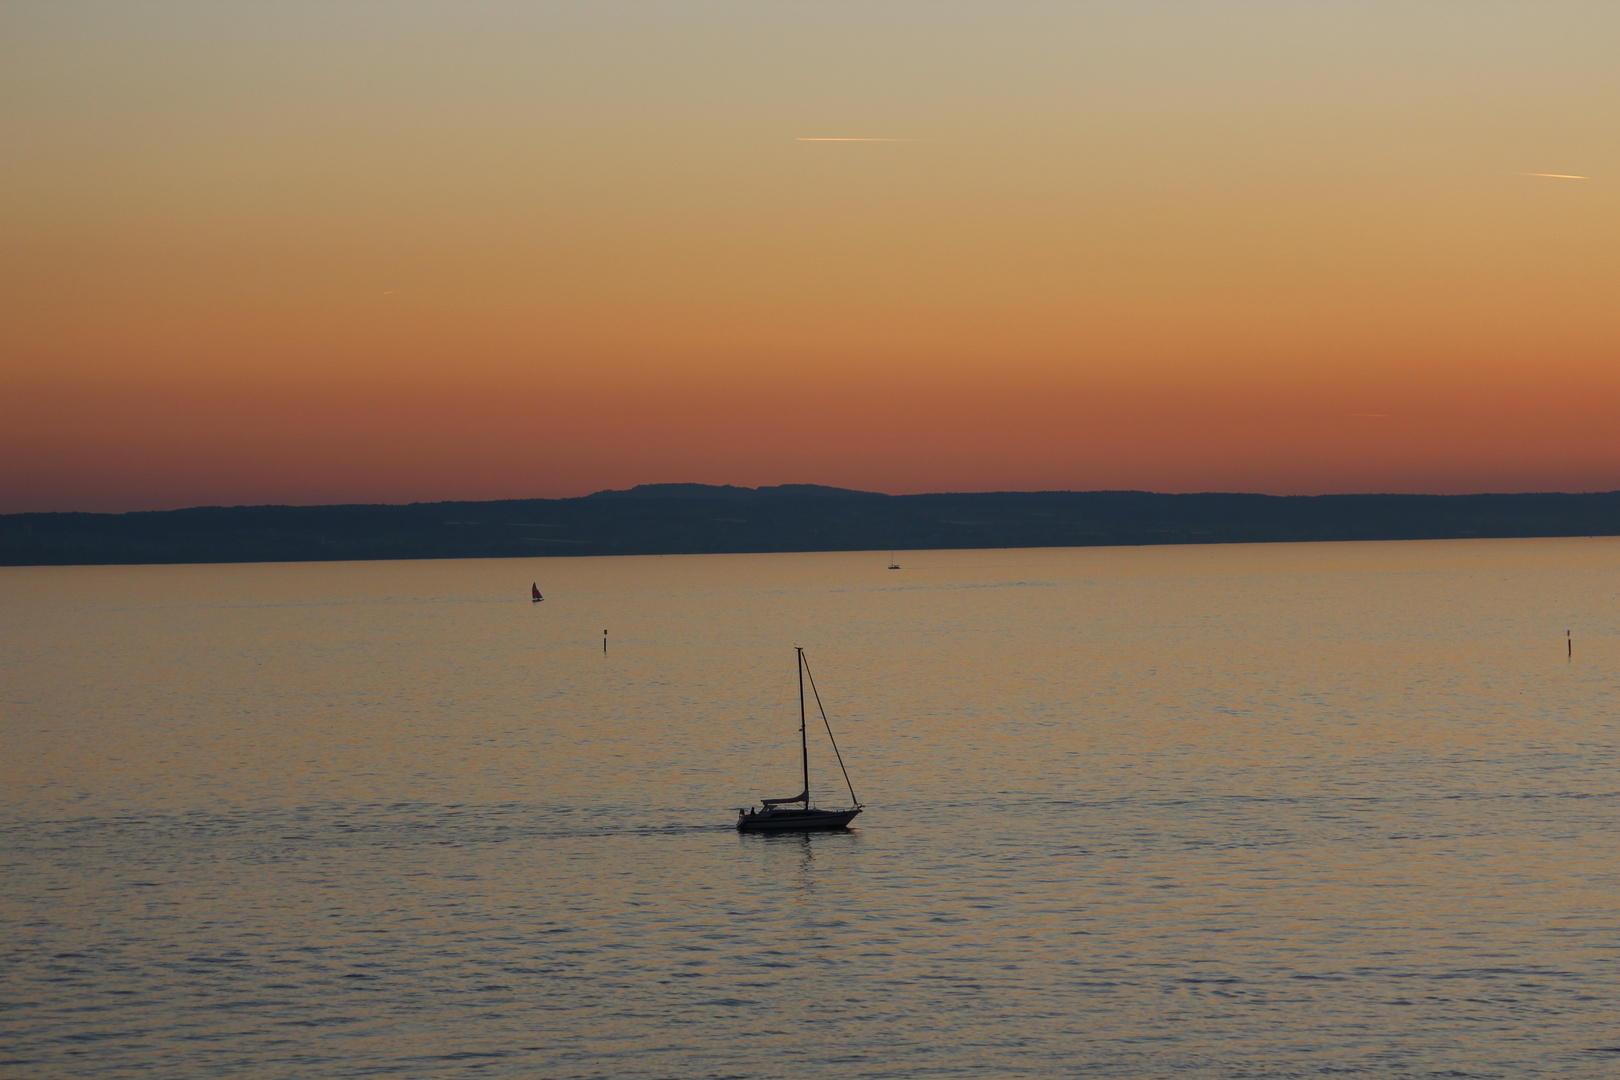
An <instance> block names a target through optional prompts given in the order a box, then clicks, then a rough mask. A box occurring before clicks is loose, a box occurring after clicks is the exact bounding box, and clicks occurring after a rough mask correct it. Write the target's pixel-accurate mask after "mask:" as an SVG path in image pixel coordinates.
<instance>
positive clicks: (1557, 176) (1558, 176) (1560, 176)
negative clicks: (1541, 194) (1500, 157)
mask: <svg viewBox="0 0 1620 1080" xmlns="http://www.w3.org/2000/svg"><path fill="white" fill-rule="evenodd" d="M1519 175H1520V176H1545V177H1546V178H1547V179H1549V180H1590V179H1592V178H1591V177H1590V176H1571V175H1569V174H1568V173H1557V172H1522V173H1520V174H1519Z"/></svg>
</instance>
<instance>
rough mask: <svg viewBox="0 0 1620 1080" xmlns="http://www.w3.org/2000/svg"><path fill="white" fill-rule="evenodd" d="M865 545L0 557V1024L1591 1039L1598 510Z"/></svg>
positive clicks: (1280, 1073)
mask: <svg viewBox="0 0 1620 1080" xmlns="http://www.w3.org/2000/svg"><path fill="white" fill-rule="evenodd" d="M888 554H889V553H888V552H886V551H885V552H881V553H877V554H875V555H874V554H871V553H828V554H777V555H752V556H690V557H664V558H656V557H645V558H640V557H638V558H603V559H552V560H466V561H442V562H393V563H321V564H279V565H232V566H154V567H67V568H54V567H50V568H11V569H4V570H0V619H3V624H0V634H3V640H0V644H3V655H0V665H3V666H0V679H3V687H0V710H3V713H0V809H3V810H4V815H5V817H4V824H3V828H0V931H3V933H0V971H3V978H4V983H3V989H0V1068H3V1071H4V1073H5V1075H7V1076H8V1077H13V1076H14V1077H19V1078H24V1077H26V1078H36V1077H40V1078H43V1077H68V1076H72V1077H125V1076H139V1075H150V1076H165V1077H171V1076H172V1077H193V1076H198V1077H200V1076H230V1077H266V1078H271V1077H295V1076H296V1077H351V1076H356V1077H357V1076H403V1075H419V1076H443V1075H454V1074H458V1073H462V1072H467V1073H469V1074H470V1075H482V1076H499V1077H505V1076H510V1077H546V1078H559V1080H560V1078H586V1077H590V1078H597V1077H603V1078H606V1077H627V1078H657V1077H715V1078H719V1077H731V1078H743V1077H818V1078H834V1080H843V1078H890V1077H892V1078H902V1077H904V1078H910V1077H969V1076H971V1077H980V1076H982V1077H1068V1076H1079V1075H1084V1076H1105V1077H1144V1076H1168V1075H1171V1074H1175V1075H1178V1076H1191V1077H1237V1076H1243V1077H1295V1076H1307V1075H1308V1076H1318V1075H1330V1074H1333V1075H1337V1074H1344V1075H1350V1076H1357V1075H1363V1076H1378V1077H1404V1076H1437V1075H1445V1076H1465V1077H1510V1078H1511V1077H1531V1076H1558V1077H1585V1076H1592V1077H1599V1076H1602V1077H1609V1076H1612V1075H1613V1074H1614V1070H1615V1069H1616V1068H1617V1067H1620V967H1617V961H1620V912H1617V907H1620V892H1617V886H1620V872H1617V869H1616V866H1617V864H1616V856H1617V855H1620V845H1617V839H1620V829H1617V816H1620V778H1617V775H1616V767H1617V765H1620V755H1617V753H1616V746H1617V743H1620V728H1617V715H1616V704H1617V702H1616V695H1615V687H1616V679H1617V675H1620V668H1617V661H1620V617H1617V612H1620V599H1617V597H1620V541H1617V540H1614V539H1569V540H1502V541H1471V542H1421V543H1375V544H1316V545H1252V546H1211V547H1169V548H1113V549H1104V548H1099V549H1077V550H1021V551H930V552H916V553H908V552H901V553H899V562H900V563H901V565H902V567H903V569H901V570H896V571H890V570H888V569H886V566H887V563H888V561H889V560H888ZM531 581H538V582H539V585H540V588H541V590H542V591H543V592H544V593H545V594H546V600H545V601H544V602H543V603H540V604H531V603H530V602H529V600H528V589H529V584H530V582H531ZM604 629H606V630H607V631H608V635H607V637H608V651H607V652H606V653H604V652H603V648H602V642H603V633H602V632H603V630H604ZM1566 630H1568V631H1571V632H1572V635H1573V636H1572V638H1571V639H1570V640H1572V642H1573V648H1572V652H1573V655H1572V656H1571V655H1570V652H1571V650H1570V648H1569V647H1568V646H1566V637H1565V632H1566ZM795 645H802V646H804V647H805V648H806V650H807V655H808V657H809V659H810V662H811V665H812V670H813V671H814V673H815V675H816V678H817V682H818V685H819V687H820V689H821V693H822V697H823V700H824V701H825V702H826V705H827V709H828V713H829V715H830V717H831V719H832V722H833V725H834V730H835V731H836V732H837V734H838V736H839V741H840V746H841V748H842V749H843V752H844V757H845V760H846V762H847V763H848V765H849V768H850V774H851V778H852V779H853V781H854V784H855V790H856V792H857V793H858V795H859V797H860V799H861V800H862V801H863V802H864V803H865V804H866V806H867V810H866V812H865V813H864V814H863V815H862V816H861V817H860V818H858V819H857V820H856V827H855V828H854V829H853V830H851V831H849V832H847V833H836V834H833V833H829V834H819V835H811V836H803V835H787V836H775V837H768V836H755V835H747V836H742V835H738V834H737V833H736V832H735V831H733V829H732V821H733V818H734V813H735V811H734V808H735V807H738V806H741V805H745V804H747V803H749V802H751V801H753V800H756V799H757V798H759V797H761V796H767V797H776V796H787V795H791V794H793V793H794V792H795V791H797V790H798V783H799V779H798V775H797V769H798V760H797V756H798V746H797V738H798V736H797V723H798V719H797V695H796V684H795V683H794V660H793V647H794V646H795ZM811 767H812V770H813V776H812V784H813V786H814V789H815V792H816V794H817V797H818V799H819V800H820V801H821V802H822V804H823V805H829V806H833V805H839V804H840V803H841V802H842V801H847V798H848V795H847V792H843V791H842V790H841V787H840V784H841V781H840V779H839V777H838V775H837V772H836V766H835V764H834V763H833V762H832V761H831V758H830V755H829V753H828V751H827V748H826V744H825V741H822V742H820V743H816V742H813V743H812V762H811Z"/></svg>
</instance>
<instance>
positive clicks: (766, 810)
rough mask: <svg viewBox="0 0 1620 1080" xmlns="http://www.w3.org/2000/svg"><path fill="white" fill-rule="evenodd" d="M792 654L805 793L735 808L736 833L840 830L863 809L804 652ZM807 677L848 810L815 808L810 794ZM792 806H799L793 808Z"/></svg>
mask: <svg viewBox="0 0 1620 1080" xmlns="http://www.w3.org/2000/svg"><path fill="white" fill-rule="evenodd" d="M794 652H795V653H797V654H798V662H799V761H800V764H801V765H802V767H803V769H804V790H803V791H801V792H799V793H798V794H797V795H794V796H793V797H792V798H788V799H761V800H759V802H760V808H759V809H758V810H755V809H753V808H751V807H746V808H745V807H738V808H737V831H738V832H793V831H802V830H805V829H842V828H844V827H845V826H846V825H848V824H849V823H850V822H851V821H853V820H854V818H855V815H856V814H859V813H860V812H861V811H862V810H864V809H865V807H863V806H862V805H861V803H860V800H859V799H857V798H856V797H855V785H854V784H851V783H850V782H849V770H848V769H846V768H844V755H843V754H840V753H839V752H838V742H837V740H835V739H834V738H833V733H832V724H830V723H828V722H827V710H826V708H825V707H823V706H822V704H821V693H820V692H819V691H818V690H816V679H815V676H814V675H810V664H809V662H808V661H806V660H805V658H804V650H803V649H802V648H797V647H795V649H794ZM807 675H808V676H809V677H810V693H811V694H813V695H814V696H815V699H816V709H817V710H818V711H819V712H820V713H821V723H822V725H823V726H824V727H826V729H827V741H828V742H830V743H832V749H833V755H834V756H835V757H837V759H838V770H839V772H841V773H843V774H844V784H845V785H846V786H848V788H849V801H850V802H851V803H852V804H853V805H852V806H850V807H849V808H848V809H844V810H821V809H818V808H817V807H816V804H815V800H814V799H813V798H812V797H811V795H810V743H809V741H808V739H807V738H806V732H805V726H806V725H805V715H806V713H805V706H804V681H805V677H806V676H807ZM794 803H799V804H802V805H800V806H799V807H798V808H794V807H793V804H794Z"/></svg>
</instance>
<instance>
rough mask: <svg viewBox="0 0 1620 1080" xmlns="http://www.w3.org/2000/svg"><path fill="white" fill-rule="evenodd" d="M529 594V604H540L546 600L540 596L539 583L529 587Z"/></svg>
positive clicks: (533, 583)
mask: <svg viewBox="0 0 1620 1080" xmlns="http://www.w3.org/2000/svg"><path fill="white" fill-rule="evenodd" d="M529 594H530V595H529V602H530V603H533V604H538V603H539V602H540V601H542V600H544V599H545V597H543V596H541V595H540V583H539V582H538V581H536V582H532V583H531V584H530V585H529Z"/></svg>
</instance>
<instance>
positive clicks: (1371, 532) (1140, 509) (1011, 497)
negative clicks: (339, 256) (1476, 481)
mask: <svg viewBox="0 0 1620 1080" xmlns="http://www.w3.org/2000/svg"><path fill="white" fill-rule="evenodd" d="M1614 535H1620V492H1617V491H1610V492H1600V493H1592V494H1561V493H1542V494H1523V495H1286V496H1278V495H1242V494H1218V493H1211V494H1197V495H1160V494H1155V493H1152V492H1145V491H1082V492H1076V491H1032V492H1017V491H1002V492H981V493H977V494H937V495H880V494H875V493H872V492H863V491H849V490H844V489H840V488H829V487H821V486H819V485H814V484H786V485H782V486H781V487H765V488H738V487H731V486H724V487H716V486H710V485H705V484H647V485H642V486H641V487H637V488H633V489H631V490H629V491H600V492H597V493H596V494H594V495H587V496H583V497H581V498H575V499H509V500H502V501H497V502H440V503H411V504H409V505H405V506H396V505H361V504H357V505H342V506H234V507H217V506H216V507H197V508H193V509H188V510H159V511H137V512H131V513H124V514H87V513H49V514H43V513H42V514H5V515H0V565H5V566H41V565H95V564H129V563H200V562H306V561H326V560H350V559H466V558H508V557H531V556H557V555H687V554H721V553H743V552H769V551H878V550H882V551H889V550H890V549H899V550H918V549H928V548H1012V547H1096V546H1115V545H1120V546H1124V545H1141V544H1228V543H1262V542H1266V543H1274V542H1301V541H1327V540H1433V539H1457V538H1503V537H1535V536H1541V537H1550V536H1614Z"/></svg>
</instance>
